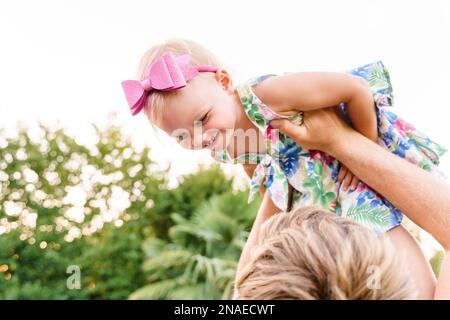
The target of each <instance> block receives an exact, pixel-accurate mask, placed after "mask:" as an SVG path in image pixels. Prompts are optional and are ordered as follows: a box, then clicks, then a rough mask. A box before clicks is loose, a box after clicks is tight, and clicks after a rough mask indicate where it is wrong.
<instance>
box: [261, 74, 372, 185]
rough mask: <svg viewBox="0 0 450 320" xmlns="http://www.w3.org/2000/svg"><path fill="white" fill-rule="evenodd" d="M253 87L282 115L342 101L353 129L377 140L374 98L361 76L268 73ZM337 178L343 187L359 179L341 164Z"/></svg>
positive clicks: (325, 106)
mask: <svg viewBox="0 0 450 320" xmlns="http://www.w3.org/2000/svg"><path fill="white" fill-rule="evenodd" d="M253 90H254V91H255V94H256V95H257V96H258V97H259V98H260V99H261V100H262V101H263V102H264V103H266V104H267V105H269V106H270V107H271V108H272V109H273V111H275V112H277V113H279V114H284V115H292V111H293V110H297V111H310V110H314V109H322V108H327V107H336V106H338V105H339V104H340V103H341V102H345V103H346V104H347V111H348V114H349V116H350V118H351V120H352V124H353V127H354V129H355V130H356V131H358V132H360V133H361V134H362V135H364V136H366V137H367V138H369V139H370V140H372V141H377V137H378V129H377V118H376V112H375V106H374V100H373V96H372V92H371V90H370V86H369V84H368V82H367V81H366V80H365V79H364V78H361V77H358V76H354V75H351V74H347V73H341V72H297V73H290V74H286V75H281V76H276V77H271V78H269V79H267V80H265V81H263V82H261V83H259V84H258V85H256V86H255V87H254V88H253ZM337 181H338V182H340V183H341V186H342V189H343V190H344V191H346V190H347V189H348V188H350V189H351V190H355V189H356V187H357V185H358V183H359V179H358V178H357V177H356V176H355V175H353V173H352V172H350V171H349V170H348V169H347V168H346V167H345V165H342V164H341V168H340V170H339V174H338V177H337Z"/></svg>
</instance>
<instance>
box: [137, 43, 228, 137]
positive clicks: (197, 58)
mask: <svg viewBox="0 0 450 320" xmlns="http://www.w3.org/2000/svg"><path fill="white" fill-rule="evenodd" d="M167 51H170V52H172V53H173V54H174V55H175V56H180V55H184V54H190V55H191V60H190V63H189V64H190V65H192V66H200V65H208V66H212V67H216V68H223V67H222V64H221V63H220V61H219V59H218V58H217V57H216V56H215V55H214V54H213V53H212V52H210V51H209V50H208V49H206V48H205V47H204V46H202V45H200V44H199V43H197V42H194V41H192V40H187V39H180V38H173V39H169V40H167V41H165V42H164V43H161V44H157V45H154V46H153V47H151V48H150V49H149V50H147V52H145V54H144V55H143V57H142V58H141V61H140V63H139V67H138V71H137V78H138V79H139V80H141V81H142V80H144V79H146V78H147V76H148V72H149V69H150V66H151V65H152V64H153V62H155V61H156V60H157V59H158V58H160V57H161V56H162V55H163V54H164V53H165V52H167ZM198 77H204V78H207V77H211V74H210V73H208V72H201V73H200V74H199V76H198ZM177 92H178V91H177V90H174V91H166V92H162V91H153V92H152V93H151V95H152V98H151V99H147V102H146V104H145V106H144V113H145V115H146V116H147V118H148V119H149V120H150V119H155V122H159V121H161V119H162V118H161V117H162V114H163V111H164V107H165V101H166V98H168V97H170V96H173V95H176V94H177ZM150 123H151V124H152V126H153V123H152V122H151V121H150ZM153 128H155V127H153Z"/></svg>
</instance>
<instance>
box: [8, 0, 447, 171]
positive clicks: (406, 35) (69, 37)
mask: <svg viewBox="0 0 450 320" xmlns="http://www.w3.org/2000/svg"><path fill="white" fill-rule="evenodd" d="M171 37H182V38H183V37H184V38H189V39H192V40H195V41H198V42H200V43H201V44H203V45H205V46H207V47H208V48H209V49H210V50H211V51H213V52H214V53H215V54H216V55H218V56H219V58H220V59H221V60H222V61H223V62H224V63H225V64H226V67H227V68H228V69H229V71H230V72H231V74H232V76H233V77H234V80H235V83H239V82H241V81H243V80H245V79H247V78H248V77H251V76H254V75H257V74H263V73H272V72H275V73H276V72H284V71H290V72H292V71H303V70H308V71H340V70H345V69H349V68H353V67H356V66H360V65H363V64H366V63H368V62H373V61H376V60H383V62H384V63H385V65H386V66H387V67H388V69H389V70H390V73H391V78H392V82H393V86H394V90H395V104H396V111H397V112H398V113H400V114H401V115H402V116H404V118H406V119H407V120H409V121H410V122H412V123H413V124H414V125H415V126H416V127H418V128H420V129H422V131H424V132H426V133H427V134H429V135H430V136H431V137H432V138H433V139H435V140H437V141H439V142H441V143H442V144H444V145H446V146H447V147H450V134H449V116H450V112H449V108H450V105H449V100H448V92H449V86H450V81H449V74H450V60H449V57H450V47H449V39H450V2H449V1H446V0H442V1H358V0H356V1H284V0H277V1H261V0H259V1H232V0H227V1H174V0H172V1H158V2H157V1H133V0H128V1H86V0H78V1H48V0H43V1H3V2H2V4H1V5H0V49H1V50H0V127H7V128H9V129H14V127H15V126H16V123H17V122H16V121H17V120H21V121H25V122H26V123H33V121H34V119H40V120H41V121H44V122H46V123H49V124H53V123H55V122H56V121H59V122H60V123H61V124H62V125H64V126H65V127H66V128H67V129H68V130H69V132H70V133H73V134H76V135H77V136H78V137H79V139H80V141H88V140H89V139H90V137H91V135H90V132H91V131H90V130H89V123H91V122H93V123H97V124H99V125H102V124H104V123H105V122H106V119H107V115H108V114H109V113H111V112H117V113H118V116H119V121H120V123H122V124H123V125H124V126H125V130H126V132H129V133H130V134H132V136H133V139H134V141H136V143H143V142H148V143H152V144H153V145H154V154H155V157H156V158H157V159H161V161H163V160H165V161H173V167H174V174H175V175H176V174H179V173H182V172H188V171H191V170H192V169H194V168H195V167H196V163H197V162H198V161H207V160H208V159H209V158H208V156H207V155H206V153H204V152H190V151H185V150H182V149H181V148H178V147H176V146H175V145H174V144H173V143H169V144H167V141H166V139H163V141H165V142H166V144H165V145H164V146H163V145H162V144H161V142H154V141H153V140H154V138H153V137H152V131H151V130H150V127H149V126H148V124H147V122H146V120H145V119H144V116H143V115H141V116H139V117H135V118H132V117H131V116H130V114H129V111H128V107H127V104H126V101H125V98H124V96H123V92H122V89H121V86H120V82H121V81H122V80H125V79H129V78H133V77H134V75H135V73H136V67H137V64H138V61H139V59H140V57H141V55H142V54H143V53H144V52H145V51H146V50H147V49H148V48H149V47H150V46H152V45H154V44H156V43H159V42H161V41H164V40H165V39H167V38H171ZM449 158H450V157H449V156H446V157H445V158H444V159H443V168H444V170H445V171H446V172H447V173H448V174H450V169H449V168H450V161H449ZM187 159H188V160H187ZM189 160H190V161H189Z"/></svg>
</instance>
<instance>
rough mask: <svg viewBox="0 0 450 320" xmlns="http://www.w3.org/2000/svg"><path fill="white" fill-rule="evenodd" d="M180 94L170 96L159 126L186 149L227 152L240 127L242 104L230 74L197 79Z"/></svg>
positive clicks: (222, 73) (222, 71) (191, 81)
mask: <svg viewBox="0 0 450 320" xmlns="http://www.w3.org/2000/svg"><path fill="white" fill-rule="evenodd" d="M224 77H225V79H224ZM177 91H178V92H177V94H175V95H172V96H169V97H167V100H166V106H165V108H164V111H163V115H162V120H161V122H160V123H156V125H157V126H158V127H159V128H161V129H162V130H164V131H165V132H166V133H167V134H168V135H170V136H172V137H174V138H175V139H176V140H177V141H178V143H180V145H182V146H183V147H185V148H188V149H196V150H197V149H204V148H208V149H211V150H223V149H225V148H226V147H227V146H228V144H229V143H230V141H231V138H232V135H233V132H234V129H235V127H236V121H237V110H238V109H237V108H239V104H238V103H240V100H238V95H237V92H235V89H234V88H233V86H232V83H231V79H230V78H229V76H228V74H227V73H226V71H224V70H220V71H218V73H217V74H212V75H211V78H205V77H200V76H197V77H196V78H194V79H192V80H190V81H189V82H188V83H187V85H186V86H185V87H183V88H180V89H177Z"/></svg>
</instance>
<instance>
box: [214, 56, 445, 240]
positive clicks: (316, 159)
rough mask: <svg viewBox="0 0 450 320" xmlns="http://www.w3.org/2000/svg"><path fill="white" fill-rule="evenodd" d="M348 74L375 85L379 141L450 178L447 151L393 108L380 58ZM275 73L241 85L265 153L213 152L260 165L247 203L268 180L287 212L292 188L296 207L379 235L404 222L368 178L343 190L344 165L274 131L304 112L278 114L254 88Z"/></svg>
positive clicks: (298, 120)
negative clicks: (442, 165)
mask: <svg viewBox="0 0 450 320" xmlns="http://www.w3.org/2000/svg"><path fill="white" fill-rule="evenodd" d="M346 72H348V73H351V74H353V75H356V76H360V77H363V78H364V79H366V80H367V81H368V83H369V84H370V87H371V90H372V94H373V97H374V101H375V110H376V115H377V124H378V144H379V145H381V146H383V147H384V148H386V149H387V150H389V151H391V152H392V153H394V154H396V155H398V156H399V157H402V158H404V159H406V160H408V161H410V162H412V163H413V164H415V165H417V166H419V167H421V168H423V169H425V170H427V171H429V172H431V173H433V174H437V175H439V176H442V177H443V178H445V176H444V174H443V173H442V172H441V171H440V170H439V169H438V168H437V166H438V165H439V157H440V156H442V155H443V154H444V153H445V152H446V151H447V150H446V149H445V148H444V147H442V146H440V145H439V144H437V143H436V142H433V141H432V140H430V139H429V138H428V137H427V136H426V135H425V134H423V133H422V132H420V131H418V130H417V129H415V128H414V127H413V126H412V125H411V124H409V123H408V122H406V121H404V120H403V119H401V118H399V117H398V116H397V115H395V114H394V113H392V112H391V111H390V110H388V109H389V107H391V106H392V105H393V93H392V85H391V82H390V79H389V73H388V71H387V69H386V67H385V66H384V64H383V63H382V62H381V61H378V62H374V63H370V64H367V65H364V66H362V67H359V68H355V69H352V70H349V71H346ZM272 76H277V75H275V74H266V75H263V76H258V77H253V78H250V79H249V80H248V81H246V82H244V83H243V84H241V85H239V86H238V87H237V91H238V94H239V96H240V99H241V101H242V105H243V106H244V109H245V112H246V114H247V116H248V117H249V119H250V120H251V121H252V122H253V123H254V124H255V125H256V126H257V127H258V128H259V129H260V130H261V132H262V134H263V136H264V137H265V143H266V151H265V152H264V153H246V154H241V155H239V156H237V157H236V158H232V157H231V156H230V154H229V152H228V150H227V149H225V150H221V151H218V152H214V153H213V156H214V158H215V159H216V160H218V161H220V162H224V163H235V164H237V163H246V164H257V166H256V169H255V170H254V172H253V177H252V180H251V184H250V194H249V198H248V202H251V201H252V200H253V199H254V198H255V196H256V195H257V194H258V193H259V188H260V185H261V183H264V186H265V188H266V190H267V191H268V192H269V195H270V197H271V199H272V201H273V202H274V204H275V205H276V206H277V207H278V208H280V210H282V211H286V210H287V209H288V194H289V192H288V191H289V189H291V190H292V191H293V192H292V202H291V203H292V206H291V207H290V208H291V209H295V208H299V207H305V206H309V205H316V206H319V207H321V208H323V209H325V210H327V211H330V212H333V213H335V214H337V215H339V216H342V217H347V218H349V219H352V220H354V221H356V222H359V223H361V224H362V225H364V226H366V227H368V228H370V229H372V230H373V231H374V232H376V233H380V232H385V231H388V230H389V229H391V228H393V227H395V226H397V225H399V224H400V223H401V220H402V217H403V215H402V213H401V212H400V211H399V210H398V209H397V208H395V207H394V206H393V205H392V204H391V203H390V202H389V201H387V200H386V199H384V198H383V197H382V196H381V195H380V194H378V193H377V192H375V191H374V190H372V189H371V188H370V187H368V186H367V185H366V184H364V183H363V182H360V183H359V184H358V187H357V189H356V190H355V191H350V190H347V191H344V190H343V188H341V185H340V183H339V182H338V181H337V176H338V173H339V169H340V164H339V161H337V160H336V159H334V158H333V157H332V156H330V155H328V154H326V153H324V152H321V151H316V150H307V149H305V148H302V147H300V146H299V145H297V144H296V143H295V142H294V141H293V140H292V139H291V138H290V137H288V136H285V135H283V134H281V133H279V134H277V135H275V134H271V133H272V131H271V129H272V127H271V126H270V121H271V120H273V119H276V118H288V119H289V120H291V121H292V122H294V123H296V124H300V123H301V120H302V113H301V112H299V113H297V114H295V115H294V116H285V115H280V114H277V113H275V112H274V111H272V110H271V109H270V108H269V107H268V106H267V105H265V104H264V103H263V102H262V101H261V100H260V99H259V98H258V97H257V96H256V95H255V93H254V92H253V89H252V87H253V86H254V85H256V84H258V83H260V82H262V81H264V80H265V79H267V78H269V77H272ZM339 107H340V108H341V110H342V113H343V115H344V118H345V120H346V121H347V122H348V123H349V124H351V120H350V118H349V116H348V113H347V110H346V109H347V106H346V104H345V103H341V104H340V106H339ZM289 185H290V186H291V187H290V188H289Z"/></svg>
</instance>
